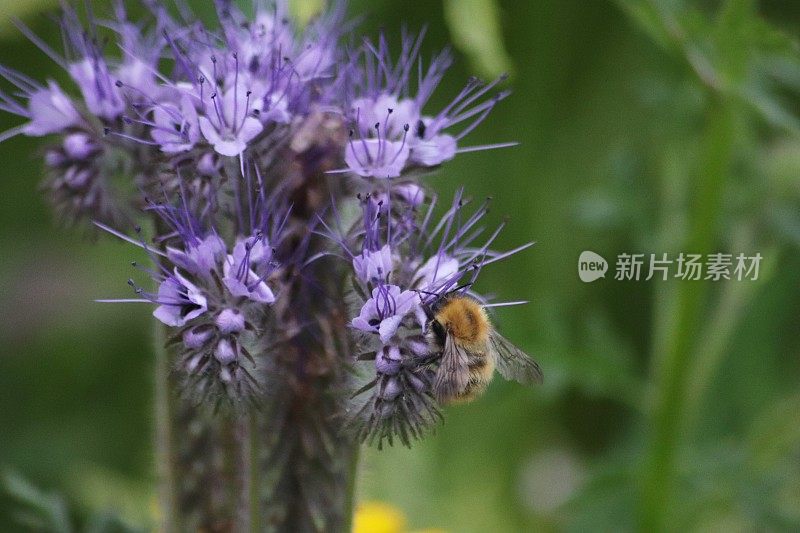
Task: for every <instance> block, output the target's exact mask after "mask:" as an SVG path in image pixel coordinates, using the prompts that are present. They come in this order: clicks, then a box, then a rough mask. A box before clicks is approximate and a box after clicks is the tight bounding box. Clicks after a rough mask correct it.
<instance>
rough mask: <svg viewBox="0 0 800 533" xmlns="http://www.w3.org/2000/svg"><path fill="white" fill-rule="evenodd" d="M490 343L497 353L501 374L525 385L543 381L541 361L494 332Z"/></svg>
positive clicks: (496, 359) (496, 358)
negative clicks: (532, 357)
mask: <svg viewBox="0 0 800 533" xmlns="http://www.w3.org/2000/svg"><path fill="white" fill-rule="evenodd" d="M489 343H490V344H491V347H492V349H493V350H492V351H494V354H495V364H496V365H497V370H498V371H499V372H500V374H501V375H502V376H503V377H504V378H506V379H511V380H514V381H518V382H519V383H522V384H524V385H530V384H532V383H542V380H543V375H542V369H541V367H540V366H539V363H537V362H536V361H534V360H533V359H531V358H530V357H528V355H527V354H526V353H525V352H523V351H522V350H520V349H519V348H517V347H516V346H514V345H513V344H511V342H509V341H508V339H506V338H505V337H503V336H502V335H500V334H499V333H497V332H496V331H495V332H493V333H492V335H491V337H490V339H489Z"/></svg>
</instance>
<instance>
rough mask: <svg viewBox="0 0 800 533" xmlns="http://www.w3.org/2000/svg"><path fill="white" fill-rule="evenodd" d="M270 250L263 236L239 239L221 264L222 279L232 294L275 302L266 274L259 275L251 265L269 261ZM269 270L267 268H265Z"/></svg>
mask: <svg viewBox="0 0 800 533" xmlns="http://www.w3.org/2000/svg"><path fill="white" fill-rule="evenodd" d="M271 257H272V250H271V249H270V248H269V247H268V246H267V245H266V243H265V242H264V239H263V238H256V239H250V240H243V239H240V240H239V242H237V243H236V246H234V248H233V253H232V254H230V255H228V257H227V260H226V261H225V264H224V265H223V278H222V281H223V283H224V284H225V287H227V289H228V291H230V293H231V294H232V295H234V296H237V297H244V298H249V299H251V300H253V301H254V302H259V303H263V304H272V303H274V302H275V295H274V294H273V292H272V290H271V289H270V288H269V286H268V285H267V283H266V281H265V278H266V276H259V275H258V274H257V273H256V272H255V271H254V270H253V267H254V266H257V265H260V264H264V263H269V262H270V260H271ZM267 266H268V265H267ZM266 270H267V272H269V269H268V268H267V269H266Z"/></svg>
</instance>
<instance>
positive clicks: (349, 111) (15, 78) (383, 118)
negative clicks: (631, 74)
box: [0, 0, 521, 529]
mask: <svg viewBox="0 0 800 533" xmlns="http://www.w3.org/2000/svg"><path fill="white" fill-rule="evenodd" d="M142 5H143V6H144V7H145V8H146V10H148V11H149V12H150V17H149V19H148V20H147V21H144V22H138V21H137V22H134V21H132V20H130V19H129V18H128V16H127V14H126V10H125V8H124V5H123V3H122V2H121V1H119V2H116V3H115V4H114V6H115V7H114V10H113V13H112V14H111V19H103V18H99V17H97V16H96V15H95V14H94V13H92V12H91V11H89V12H87V13H86V16H85V17H84V16H79V14H78V13H77V12H76V11H75V10H73V9H72V8H70V7H69V6H64V8H63V12H62V18H61V28H62V32H63V37H64V39H63V41H64V43H65V44H66V49H65V50H64V51H63V53H58V52H56V51H55V50H54V49H52V48H51V47H50V46H49V45H48V44H47V43H46V42H45V41H44V40H42V39H41V38H39V37H38V36H36V35H35V34H33V32H31V31H30V30H29V29H27V28H26V27H25V26H23V25H22V24H21V23H20V24H19V27H20V28H21V30H22V31H23V32H24V33H25V34H26V35H27V36H28V37H29V38H30V39H31V40H32V41H33V42H34V43H35V44H36V45H37V46H39V48H41V49H42V51H43V52H44V53H45V54H47V55H48V56H49V57H50V58H51V59H52V60H53V61H54V62H55V63H56V64H57V65H58V66H60V67H61V68H62V69H63V70H64V71H65V72H66V74H67V77H68V78H69V79H71V82H72V83H71V86H69V87H66V86H65V87H62V86H61V85H59V84H57V83H56V82H54V81H52V80H47V81H44V82H40V81H36V80H34V79H32V78H30V77H28V76H26V75H24V74H22V73H19V72H16V71H13V70H11V69H9V68H5V67H1V68H0V76H2V77H3V78H4V79H5V80H6V81H7V82H8V85H9V86H10V91H9V92H4V91H0V109H2V110H4V111H6V112H9V113H12V114H14V115H18V116H19V117H21V118H22V119H23V122H22V123H21V124H20V125H19V126H18V127H16V128H13V129H11V130H9V131H7V132H5V133H3V134H0V140H4V139H8V138H10V137H12V136H14V135H27V136H34V137H46V142H47V143H48V144H47V148H46V157H45V165H46V167H47V174H48V179H47V182H46V187H45V190H46V191H47V195H48V197H49V199H50V200H51V201H52V202H53V204H54V206H55V208H56V209H57V212H58V213H59V215H60V216H61V217H63V218H64V219H66V220H67V221H68V222H72V223H81V222H83V221H86V220H90V221H93V222H94V224H95V225H96V226H97V227H99V228H102V229H103V230H105V231H107V232H109V233H111V234H113V235H116V236H117V237H120V238H122V239H125V240H127V241H128V242H130V243H132V244H134V245H136V246H139V247H140V248H143V249H144V250H145V251H146V253H147V254H148V255H149V257H150V259H151V262H152V265H149V266H144V265H139V264H138V263H137V264H135V266H136V267H137V268H138V269H139V270H141V271H142V272H143V273H144V275H143V276H142V275H139V276H136V279H131V280H129V285H131V287H132V289H133V291H134V293H135V294H134V297H132V298H120V299H111V300H104V301H125V302H144V303H149V304H151V305H152V308H153V316H154V317H155V319H157V320H158V321H159V322H160V323H161V324H162V325H163V327H164V328H165V329H166V330H167V339H168V340H167V348H168V349H169V350H170V352H169V353H170V354H172V355H171V356H170V365H169V370H170V378H169V379H168V381H169V384H170V385H169V386H170V387H175V388H178V389H180V391H181V392H182V393H183V394H184V397H187V398H189V400H190V402H191V404H182V405H183V407H182V409H183V410H182V411H181V410H179V411H177V412H186V413H195V409H196V408H197V407H202V406H203V405H212V406H214V408H215V409H216V408H218V407H219V406H220V405H223V404H234V405H244V406H255V407H254V408H256V409H265V410H266V411H267V412H270V413H272V415H271V418H270V421H274V422H271V423H274V424H276V425H277V426H280V428H282V429H276V430H275V431H278V432H280V431H283V432H289V433H287V435H284V437H282V439H283V440H285V441H286V442H290V441H291V442H294V441H292V439H295V440H296V441H297V442H303V448H302V449H304V450H306V451H305V452H304V453H307V454H310V455H309V457H307V458H305V459H304V460H307V461H312V460H313V461H317V463H319V464H325V461H326V459H325V458H326V457H328V456H330V455H331V454H334V452H333V451H331V450H330V449H329V446H327V445H324V443H325V442H329V441H330V439H331V435H334V434H338V426H339V423H338V420H340V419H341V418H342V417H345V418H346V419H347V420H349V422H350V424H349V427H352V428H355V433H356V435H357V437H359V438H360V439H362V440H366V441H369V442H376V443H377V444H378V445H379V446H380V445H382V444H383V443H384V442H388V443H390V444H391V443H392V442H394V441H395V440H399V441H400V442H402V443H404V444H409V443H410V441H411V440H413V439H414V438H419V437H421V436H422V435H423V434H424V433H425V432H426V430H427V429H429V428H430V427H431V426H432V425H433V424H434V423H436V422H437V421H438V420H440V418H441V413H440V411H439V409H438V406H437V405H436V401H435V399H434V397H433V395H432V394H431V390H430V389H431V383H432V378H433V375H434V372H435V370H436V365H437V362H436V357H435V354H432V353H431V350H430V348H429V346H428V345H427V343H426V340H425V336H424V335H425V331H426V328H427V323H428V317H427V316H426V313H425V306H426V305H428V304H429V303H430V302H432V301H434V300H435V299H437V298H441V297H442V296H443V295H445V294H447V293H449V292H451V291H454V290H457V291H461V292H463V293H466V294H469V295H471V296H472V297H473V298H475V299H476V300H477V301H479V302H481V303H484V304H486V300H485V299H484V298H483V297H481V296H480V295H479V294H477V293H476V292H474V283H475V282H476V280H477V277H478V274H479V273H480V271H481V269H482V268H483V267H484V266H486V265H488V264H490V263H493V262H495V261H498V260H501V259H503V258H505V257H507V256H508V255H510V254H511V253H514V252H516V251H518V250H519V249H517V250H512V251H511V252H507V253H496V252H493V251H492V250H491V249H490V246H491V244H492V242H493V241H494V239H495V237H496V236H497V231H495V232H493V233H491V234H489V235H488V236H484V234H483V231H484V230H483V228H482V227H481V226H480V223H481V219H482V218H483V216H484V215H485V213H486V211H487V204H486V203H484V204H482V205H480V206H479V207H478V208H477V209H476V210H475V211H474V212H472V213H471V214H466V206H467V205H468V204H469V202H468V201H467V200H466V199H465V197H464V195H463V192H462V191H459V192H458V193H457V195H456V197H455V198H454V200H453V202H452V204H451V205H450V207H449V208H448V209H447V210H446V211H445V213H444V214H443V215H442V216H440V217H437V216H436V215H435V212H436V210H437V198H436V196H435V195H432V194H431V192H430V191H429V190H428V188H427V186H426V185H425V184H423V183H421V182H420V178H419V176H420V174H421V173H419V172H416V171H417V170H419V169H430V168H434V167H439V166H440V165H443V164H445V163H446V162H448V161H450V160H452V159H453V158H455V157H457V156H458V155H459V154H462V153H465V152H472V151H478V150H484V149H490V148H499V147H505V146H510V144H512V143H505V142H500V143H497V144H491V145H480V146H470V145H469V144H465V142H466V137H467V136H468V135H469V133H470V132H472V131H473V130H474V129H475V128H476V127H478V126H479V125H480V123H481V122H482V121H483V120H484V119H486V118H487V116H488V115H489V114H490V112H491V111H492V109H493V108H494V106H495V105H497V104H498V103H499V102H500V101H501V100H503V99H504V98H505V97H507V96H508V94H509V93H508V91H505V90H499V89H498V87H499V86H500V85H501V84H502V83H503V82H504V81H505V77H501V78H499V79H497V80H494V81H492V82H489V83H484V82H481V81H479V80H477V79H471V80H469V81H468V82H467V83H466V85H465V87H464V89H463V90H462V91H461V92H460V93H458V94H457V95H455V97H454V98H452V99H451V100H450V102H449V103H448V104H447V105H445V106H444V107H443V108H441V109H431V106H430V104H429V101H430V98H431V95H432V94H433V93H434V92H435V91H436V90H437V88H438V86H439V84H440V81H441V79H442V78H443V76H444V75H445V73H446V71H447V69H448V67H449V66H450V63H451V61H452V58H451V55H450V53H449V52H443V53H441V54H438V55H435V56H434V57H433V58H432V59H431V60H430V61H429V62H426V61H424V59H423V54H422V46H423V38H424V34H423V33H420V34H418V35H411V34H408V33H404V34H403V36H402V39H401V44H400V50H399V53H397V54H395V53H394V52H393V51H392V46H390V44H389V39H388V38H387V37H386V36H383V35H382V36H380V37H379V38H378V39H377V41H371V40H365V41H363V43H362V44H361V45H360V46H357V47H355V48H352V47H351V48H348V47H346V46H343V44H342V41H343V39H342V35H343V34H344V33H346V32H348V31H350V30H351V29H353V28H354V25H352V24H350V23H348V22H347V21H346V18H345V5H344V3H343V2H333V5H332V6H331V7H330V8H329V9H328V10H327V11H325V12H324V13H322V14H320V15H318V16H317V17H316V18H315V19H313V20H312V21H311V22H309V23H308V24H306V25H305V26H301V25H300V24H298V23H297V22H295V21H293V20H292V19H291V17H290V14H289V10H288V7H287V3H286V1H285V0H275V1H266V0H265V1H261V0H254V2H253V9H252V15H251V16H248V15H246V14H245V13H244V12H243V11H240V10H239V8H237V7H236V6H235V5H234V4H233V3H232V2H228V1H225V0H218V1H217V2H215V6H216V11H217V19H218V21H217V24H216V25H212V26H206V25H204V24H203V23H201V22H200V21H199V20H198V18H197V17H196V16H195V15H193V14H192V13H191V12H190V11H189V10H188V8H186V7H185V6H183V5H182V4H180V8H179V9H178V12H177V14H174V13H172V12H171V11H170V10H169V9H167V8H166V7H165V6H163V5H161V4H160V3H159V2H157V1H155V0H143V1H142ZM109 39H110V40H111V41H113V42H114V43H115V45H116V46H109V45H107V44H106V40H109ZM426 63H427V64H426ZM353 211H358V212H359V213H360V215H359V216H358V217H356V220H355V221H354V220H352V217H351V216H350V215H349V214H348V213H352V212H353ZM137 224H141V225H142V226H144V227H145V228H146V229H142V228H139V226H137ZM498 231H499V230H498ZM481 239H482V240H481ZM520 249H521V248H520ZM142 277H143V278H144V281H142ZM364 365H366V366H367V368H363V367H364ZM353 370H355V371H357V372H359V373H360V376H361V378H359V379H360V380H361V381H362V382H363V383H356V382H354V380H353V379H352V378H351V376H352V373H353ZM173 375H175V376H177V379H173V377H172V376H173ZM165 379H166V378H165ZM351 396H352V397H353V399H352V400H350V399H349V398H350V397H351ZM298 405H302V409H299V408H298V407H297V406H298ZM174 416H178V415H174ZM187 416H189V415H187ZM191 416H199V415H195V414H192V415H191ZM190 418H191V417H190ZM286 421H290V422H286ZM173 423H175V424H181V423H184V419H182V418H175V419H174V420H173ZM281 424H283V425H281ZM286 424H288V425H286ZM312 426H313V428H312ZM304 428H312V429H308V430H306V429H304ZM304 431H311V434H314V435H320V436H319V437H312V436H310V435H311V434H310V433H307V432H306V433H303V432H304ZM280 434H283V433H280ZM290 434H291V435H294V436H290ZM318 441H319V442H318ZM287 445H288V444H287ZM279 448H280V446H279V445H277V444H276V450H277V449H279ZM275 453H277V452H275ZM298 460H299V459H298ZM270 464H271V463H270ZM187 475H188V474H187ZM285 475H295V474H292V473H291V472H289V473H287V474H285ZM330 475H334V474H332V473H331V474H330ZM336 475H339V474H336ZM278 477H280V476H278ZM202 488H203V487H202V483H199V484H198V485H197V486H193V488H187V489H186V491H188V493H187V494H188V495H187V496H186V497H187V498H189V500H187V501H200V500H202V498H201V497H199V496H198V495H197V494H198V493H197V491H202ZM192 491H194V492H192ZM190 496H191V498H190ZM331 497H332V496H331V495H330V494H328V493H324V492H320V494H319V495H318V498H320V499H321V500H325V499H326V498H331ZM192 498H194V499H192ZM198 498H199V500H198ZM274 501H275V498H274V497H272V499H270V502H272V503H269V504H267V503H265V504H264V505H266V506H267V507H266V508H269V506H270V505H274ZM330 506H331V508H334V507H335V506H334V505H333V504H330ZM324 507H325V506H324V505H323V508H324ZM265 512H266V513H267V514H269V511H265ZM286 512H288V511H285V510H283V511H281V513H284V514H285V513H286ZM281 516H283V515H281ZM276 520H277V518H276ZM195 526H196V527H205V526H203V524H201V523H197V524H195ZM187 529H194V526H192V527H188V526H187ZM300 529H302V527H300ZM311 529H314V528H311Z"/></svg>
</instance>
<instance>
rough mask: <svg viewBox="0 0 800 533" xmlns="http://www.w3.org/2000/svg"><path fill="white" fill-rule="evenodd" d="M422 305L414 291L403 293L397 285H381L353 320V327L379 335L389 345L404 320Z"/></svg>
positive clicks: (374, 290)
mask: <svg viewBox="0 0 800 533" xmlns="http://www.w3.org/2000/svg"><path fill="white" fill-rule="evenodd" d="M419 304H420V300H419V296H418V295H417V293H415V292H414V291H403V290H402V289H400V287H398V286H396V285H381V286H379V287H376V288H375V289H373V291H372V298H370V299H369V300H367V302H366V303H365V304H364V306H363V307H362V308H361V313H360V314H359V316H357V317H356V318H354V319H353V322H352V324H353V327H354V328H356V329H358V330H360V331H363V332H365V333H377V334H378V335H379V336H380V339H381V341H382V342H384V343H388V342H389V339H391V338H392V337H393V336H394V334H395V333H396V332H397V328H398V327H400V323H401V322H402V321H403V319H404V318H405V317H406V316H407V315H408V314H409V313H410V312H411V311H412V310H414V309H415V308H417V307H418V306H419Z"/></svg>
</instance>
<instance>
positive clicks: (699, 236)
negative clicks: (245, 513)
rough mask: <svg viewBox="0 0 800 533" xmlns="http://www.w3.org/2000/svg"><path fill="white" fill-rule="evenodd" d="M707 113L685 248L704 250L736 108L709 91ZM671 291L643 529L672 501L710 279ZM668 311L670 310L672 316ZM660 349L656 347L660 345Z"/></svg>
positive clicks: (717, 212)
mask: <svg viewBox="0 0 800 533" xmlns="http://www.w3.org/2000/svg"><path fill="white" fill-rule="evenodd" d="M711 97H712V98H713V102H712V103H711V107H710V110H709V113H708V116H707V129H706V132H705V134H704V145H703V153H702V159H701V164H700V169H699V175H698V176H697V177H696V181H695V187H694V190H693V191H692V198H691V204H690V207H689V209H690V212H689V221H690V230H689V231H690V234H689V238H688V239H687V241H686V243H685V250H686V251H687V252H691V253H708V252H710V251H712V248H713V246H714V245H715V243H716V237H717V231H718V226H719V222H720V217H721V210H722V198H723V192H724V186H725V180H726V177H727V173H728V169H729V164H730V159H731V152H732V147H733V140H734V111H733V106H732V104H731V102H729V101H727V100H726V98H725V97H723V96H721V95H719V94H717V93H713V94H712V96H711ZM671 290H673V291H674V297H673V298H669V297H666V298H664V299H663V301H660V302H658V304H657V305H665V304H666V305H671V306H674V307H673V310H674V313H664V312H661V310H657V316H661V317H662V318H663V319H665V320H668V321H669V323H668V324H666V325H664V326H663V327H664V329H665V330H666V331H665V334H664V335H663V336H661V337H660V338H662V339H663V340H664V343H663V345H662V346H657V347H656V348H655V350H656V351H657V353H655V354H654V358H653V361H654V363H653V364H654V370H653V374H654V376H653V381H654V383H655V388H654V398H653V404H652V407H651V411H650V417H649V420H650V427H649V439H648V445H647V452H646V463H645V465H644V470H643V479H642V497H641V500H640V505H641V507H640V527H641V529H642V531H656V532H657V531H665V530H667V529H668V524H667V517H668V512H669V510H670V508H671V505H672V503H673V491H674V483H675V477H676V475H675V470H676V457H677V453H678V451H679V445H680V443H681V442H682V440H683V437H684V432H685V429H686V428H685V426H684V424H683V422H684V416H685V412H686V404H687V396H686V392H687V384H688V378H689V373H688V370H689V368H690V366H691V358H692V353H693V350H694V348H695V340H696V338H697V332H698V326H699V324H701V323H702V322H704V321H705V319H704V316H703V311H704V307H705V304H706V302H707V296H708V292H709V283H708V282H696V283H692V282H685V281H684V282H673V284H672V286H671ZM670 315H671V316H670ZM659 350H660V351H659Z"/></svg>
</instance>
